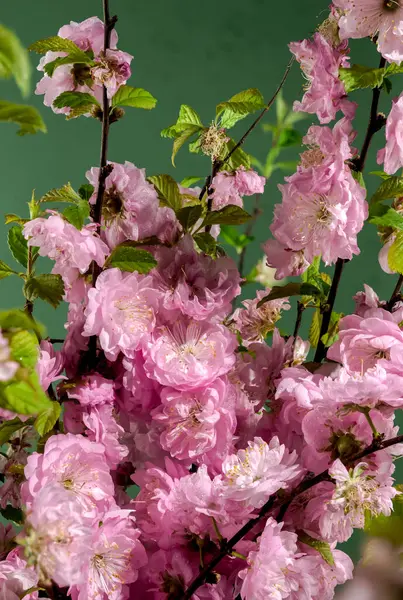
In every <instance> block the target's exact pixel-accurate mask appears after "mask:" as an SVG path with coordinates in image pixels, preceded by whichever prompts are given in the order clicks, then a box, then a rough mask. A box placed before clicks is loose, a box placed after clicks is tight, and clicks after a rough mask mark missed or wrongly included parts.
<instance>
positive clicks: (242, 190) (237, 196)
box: [211, 167, 266, 210]
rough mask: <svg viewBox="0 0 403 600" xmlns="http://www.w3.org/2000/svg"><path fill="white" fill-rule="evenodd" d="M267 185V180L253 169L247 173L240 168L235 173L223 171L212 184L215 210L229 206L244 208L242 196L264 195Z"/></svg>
mask: <svg viewBox="0 0 403 600" xmlns="http://www.w3.org/2000/svg"><path fill="white" fill-rule="evenodd" d="M265 183H266V179H265V178H264V177H262V176H261V175H258V174H257V173H256V171H254V170H253V169H251V170H248V171H247V170H246V169H245V168H244V167H240V168H239V169H237V170H236V171H235V172H234V173H228V172H227V171H221V172H220V173H218V174H217V175H216V176H215V177H214V179H213V181H212V183H211V187H212V189H213V190H214V191H213V194H212V195H211V198H212V199H213V210H219V209H221V208H223V207H224V206H227V205H228V204H235V205H236V206H241V207H242V206H243V201H242V196H252V195H253V194H263V192H264V186H265Z"/></svg>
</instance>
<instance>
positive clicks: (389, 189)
mask: <svg viewBox="0 0 403 600" xmlns="http://www.w3.org/2000/svg"><path fill="white" fill-rule="evenodd" d="M402 195H403V177H397V176H394V177H389V178H388V179H385V180H384V181H383V182H382V183H381V185H380V186H379V188H378V189H377V190H376V192H375V194H374V195H373V196H372V198H371V204H372V203H373V202H380V201H381V200H388V199H389V198H398V197H399V196H402Z"/></svg>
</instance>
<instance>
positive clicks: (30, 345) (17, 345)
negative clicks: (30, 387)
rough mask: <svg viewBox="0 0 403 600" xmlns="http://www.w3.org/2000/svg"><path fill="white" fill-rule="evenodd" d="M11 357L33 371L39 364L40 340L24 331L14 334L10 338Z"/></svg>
mask: <svg viewBox="0 0 403 600" xmlns="http://www.w3.org/2000/svg"><path fill="white" fill-rule="evenodd" d="M9 347H10V356H11V358H12V359H13V360H15V361H17V362H18V363H19V364H20V365H21V367H25V368H27V369H33V368H34V367H35V365H36V363H37V362H38V357H39V349H38V340H37V338H36V336H35V335H34V334H33V333H30V332H29V331H26V330H22V331H17V332H15V333H13V334H12V335H11V336H10V338H9Z"/></svg>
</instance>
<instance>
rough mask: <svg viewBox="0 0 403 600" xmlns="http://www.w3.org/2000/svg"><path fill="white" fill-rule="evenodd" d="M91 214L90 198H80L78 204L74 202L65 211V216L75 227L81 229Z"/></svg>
mask: <svg viewBox="0 0 403 600" xmlns="http://www.w3.org/2000/svg"><path fill="white" fill-rule="evenodd" d="M89 216H90V205H89V204H88V200H82V199H80V200H79V201H78V202H77V204H73V205H72V206H69V207H68V208H66V210H64V211H63V217H64V218H65V219H66V220H67V221H68V222H69V223H71V224H72V225H74V227H76V228H77V229H79V230H81V229H82V228H83V226H84V223H85V220H86V219H88V217H89Z"/></svg>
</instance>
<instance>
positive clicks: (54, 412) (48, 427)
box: [34, 402, 61, 437]
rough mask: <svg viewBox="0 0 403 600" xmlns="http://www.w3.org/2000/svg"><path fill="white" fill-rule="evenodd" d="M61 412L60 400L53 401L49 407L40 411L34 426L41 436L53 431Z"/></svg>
mask: <svg viewBox="0 0 403 600" xmlns="http://www.w3.org/2000/svg"><path fill="white" fill-rule="evenodd" d="M60 413H61V406H60V404H59V403H58V402H51V403H50V406H49V407H48V408H46V409H45V410H44V411H42V412H40V413H39V415H38V416H37V417H36V420H35V423H34V427H35V429H36V431H37V432H38V433H39V435H40V436H41V437H42V436H44V435H46V434H47V433H49V431H52V429H53V427H54V426H55V423H57V421H58V420H59V417H60Z"/></svg>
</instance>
